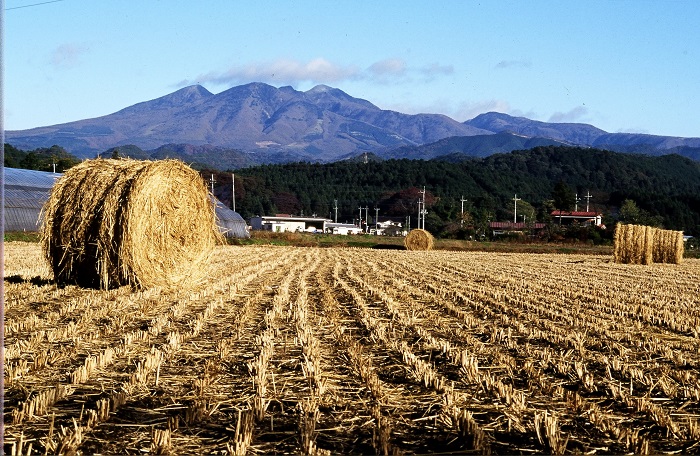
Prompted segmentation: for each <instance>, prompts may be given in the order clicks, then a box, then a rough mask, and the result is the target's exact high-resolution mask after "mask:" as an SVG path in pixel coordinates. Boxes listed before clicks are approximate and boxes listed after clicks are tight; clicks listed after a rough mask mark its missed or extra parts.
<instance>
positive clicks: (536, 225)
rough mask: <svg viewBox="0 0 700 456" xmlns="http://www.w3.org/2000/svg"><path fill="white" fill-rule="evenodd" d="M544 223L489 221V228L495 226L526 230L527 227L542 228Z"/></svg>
mask: <svg viewBox="0 0 700 456" xmlns="http://www.w3.org/2000/svg"><path fill="white" fill-rule="evenodd" d="M545 226H546V225H545V224H544V223H540V222H535V223H523V222H517V223H513V222H491V223H489V228H497V229H501V230H527V229H532V228H534V229H536V230H539V229H542V228H544V227H545Z"/></svg>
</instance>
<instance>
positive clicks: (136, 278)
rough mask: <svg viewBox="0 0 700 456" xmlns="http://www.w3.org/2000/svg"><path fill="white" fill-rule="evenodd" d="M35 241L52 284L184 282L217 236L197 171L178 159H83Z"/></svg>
mask: <svg viewBox="0 0 700 456" xmlns="http://www.w3.org/2000/svg"><path fill="white" fill-rule="evenodd" d="M42 214H43V224H42V227H41V238H42V247H43V251H44V255H45V257H46V258H47V259H48V261H49V263H50V265H51V267H52V269H53V273H54V278H55V280H56V282H57V283H59V284H77V285H80V286H85V287H92V288H98V287H99V288H113V287H117V286H122V285H133V286H136V287H140V288H148V287H152V286H163V287H172V286H182V287H189V286H192V285H194V284H196V283H197V282H199V281H201V279H203V278H204V276H205V275H206V274H207V268H206V263H207V261H208V259H209V256H210V254H211V253H212V251H213V249H214V247H215V246H216V244H217V243H219V242H221V239H222V238H221V235H220V234H219V230H218V228H217V226H216V215H215V212H214V205H213V204H212V202H211V200H210V199H209V192H208V191H207V188H206V186H205V184H204V182H203V180H202V178H201V177H200V176H199V174H198V173H197V172H196V171H194V170H193V169H191V168H189V167H188V166H186V165H185V164H183V163H182V162H180V161H177V160H161V161H137V160H102V159H97V160H87V161H84V162H83V163H81V164H80V165H78V166H75V167H73V168H71V169H69V170H68V171H66V173H65V174H64V175H63V177H61V178H60V179H59V180H58V181H57V182H56V184H55V185H54V187H53V189H52V191H51V194H50V197H49V199H48V201H47V202H46V204H45V205H44V207H43V209H42Z"/></svg>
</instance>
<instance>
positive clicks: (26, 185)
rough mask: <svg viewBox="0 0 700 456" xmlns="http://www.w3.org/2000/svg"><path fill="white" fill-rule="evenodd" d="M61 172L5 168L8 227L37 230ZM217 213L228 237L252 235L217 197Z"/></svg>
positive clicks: (6, 220)
mask: <svg viewBox="0 0 700 456" xmlns="http://www.w3.org/2000/svg"><path fill="white" fill-rule="evenodd" d="M61 176H62V174H60V173H49V172H44V171H34V170H29V169H16V168H5V231H38V229H39V215H40V213H41V208H42V207H43V205H44V203H45V202H46V200H47V199H48V198H49V192H50V191H51V188H52V187H53V184H54V182H55V180H56V179H58V178H59V177H61ZM216 216H217V219H218V224H219V228H220V229H221V232H222V233H224V235H225V236H227V237H249V234H248V230H247V229H246V223H245V220H243V217H241V216H240V215H239V214H238V213H236V212H233V211H232V210H230V209H228V208H227V207H226V206H224V205H223V204H222V203H221V202H220V201H218V200H216Z"/></svg>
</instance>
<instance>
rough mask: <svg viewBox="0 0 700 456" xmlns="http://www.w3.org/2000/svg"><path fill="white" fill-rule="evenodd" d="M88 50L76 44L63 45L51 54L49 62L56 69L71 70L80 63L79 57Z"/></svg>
mask: <svg viewBox="0 0 700 456" xmlns="http://www.w3.org/2000/svg"><path fill="white" fill-rule="evenodd" d="M89 50H90V49H89V48H88V47H87V46H85V45H82V44H78V43H64V44H62V45H60V46H58V47H57V48H56V49H54V50H53V52H52V53H51V57H50V59H49V62H50V63H51V65H52V66H54V67H57V68H73V67H75V66H77V65H78V64H79V63H80V57H81V56H82V55H84V54H85V53H86V52H87V51H89Z"/></svg>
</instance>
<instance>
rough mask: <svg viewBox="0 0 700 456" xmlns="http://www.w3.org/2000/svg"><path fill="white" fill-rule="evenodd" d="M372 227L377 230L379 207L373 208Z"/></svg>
mask: <svg viewBox="0 0 700 456" xmlns="http://www.w3.org/2000/svg"><path fill="white" fill-rule="evenodd" d="M374 229H375V230H379V208H378V207H375V208H374Z"/></svg>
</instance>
